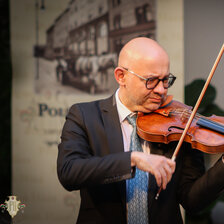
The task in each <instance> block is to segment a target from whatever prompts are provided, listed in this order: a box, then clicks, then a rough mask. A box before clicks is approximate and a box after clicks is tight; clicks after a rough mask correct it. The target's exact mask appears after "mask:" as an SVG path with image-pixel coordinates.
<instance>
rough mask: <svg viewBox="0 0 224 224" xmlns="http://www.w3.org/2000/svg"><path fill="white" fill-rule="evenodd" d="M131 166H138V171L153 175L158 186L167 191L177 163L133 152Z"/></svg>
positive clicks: (160, 157)
mask: <svg viewBox="0 0 224 224" xmlns="http://www.w3.org/2000/svg"><path fill="white" fill-rule="evenodd" d="M131 166H137V168H138V169H140V170H143V171H145V172H149V173H151V174H153V175H154V176H155V178H156V182H157V185H158V186H159V187H160V186H161V185H162V188H163V189H166V185H167V184H168V182H169V181H170V180H171V178H172V175H173V173H174V171H175V167H176V163H175V162H174V161H172V160H171V159H168V158H166V157H165V156H159V155H153V154H146V153H144V152H132V153H131Z"/></svg>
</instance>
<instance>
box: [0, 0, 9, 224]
mask: <svg viewBox="0 0 224 224" xmlns="http://www.w3.org/2000/svg"><path fill="white" fill-rule="evenodd" d="M0 10H1V11H0V27H1V32H0V52H1V54H0V55H1V56H0V89H1V91H0V102H1V104H0V136H1V137H0V178H1V179H0V204H2V203H4V202H5V200H6V199H7V196H9V195H11V89H12V88H11V85H12V84H11V81H12V69H11V60H10V41H9V39H10V33H9V0H0ZM5 223H10V216H9V214H8V212H7V211H5V212H4V213H2V212H1V211H0V224H5Z"/></svg>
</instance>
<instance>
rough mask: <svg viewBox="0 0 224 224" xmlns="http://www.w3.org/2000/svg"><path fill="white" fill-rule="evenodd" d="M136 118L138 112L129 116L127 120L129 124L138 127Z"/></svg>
mask: <svg viewBox="0 0 224 224" xmlns="http://www.w3.org/2000/svg"><path fill="white" fill-rule="evenodd" d="M136 118H137V114H134V115H128V116H127V120H128V122H129V124H131V125H132V126H133V127H136Z"/></svg>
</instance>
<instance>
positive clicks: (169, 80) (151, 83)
mask: <svg viewBox="0 0 224 224" xmlns="http://www.w3.org/2000/svg"><path fill="white" fill-rule="evenodd" d="M121 67H122V66H121ZM122 68H123V69H124V70H126V71H127V72H130V73H131V74H133V75H135V76H138V77H139V78H140V79H143V80H145V81H146V82H145V87H146V89H154V88H155V87H156V86H157V85H158V84H159V82H160V81H162V82H163V88H164V89H168V88H170V87H171V86H172V85H173V83H174V82H175V80H176V77H175V76H174V75H173V74H172V73H169V74H168V75H167V76H166V77H165V78H163V79H158V78H153V77H152V78H147V79H146V78H144V77H142V76H140V75H138V74H136V73H135V72H133V71H131V70H129V69H128V68H124V67H122Z"/></svg>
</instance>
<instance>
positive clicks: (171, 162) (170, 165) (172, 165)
mask: <svg viewBox="0 0 224 224" xmlns="http://www.w3.org/2000/svg"><path fill="white" fill-rule="evenodd" d="M167 163H168V165H169V167H170V168H171V170H172V172H173V173H174V171H175V168H176V162H174V161H173V160H171V159H167Z"/></svg>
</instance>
